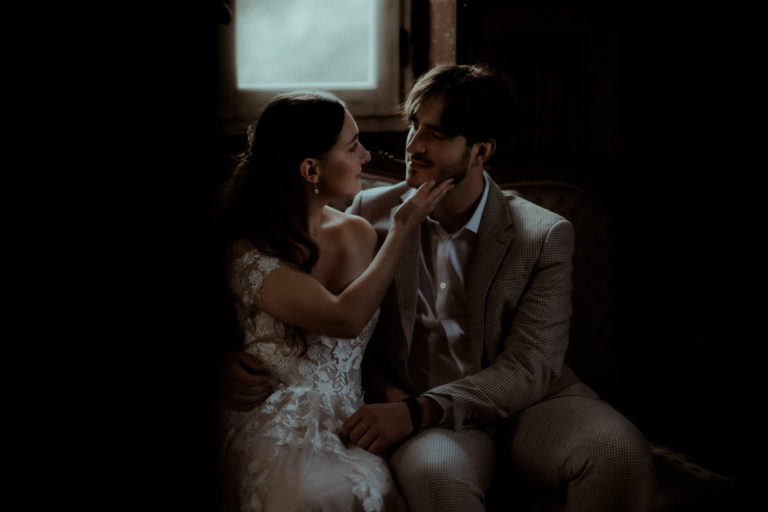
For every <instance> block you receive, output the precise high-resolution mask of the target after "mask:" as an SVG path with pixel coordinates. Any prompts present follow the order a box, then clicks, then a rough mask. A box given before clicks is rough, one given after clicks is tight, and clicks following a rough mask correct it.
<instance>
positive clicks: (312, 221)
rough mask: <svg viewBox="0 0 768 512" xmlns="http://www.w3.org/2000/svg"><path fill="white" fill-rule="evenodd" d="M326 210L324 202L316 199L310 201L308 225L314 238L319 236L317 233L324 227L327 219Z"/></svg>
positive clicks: (310, 234)
mask: <svg viewBox="0 0 768 512" xmlns="http://www.w3.org/2000/svg"><path fill="white" fill-rule="evenodd" d="M324 210H325V205H324V204H322V203H320V202H316V201H311V200H310V201H309V205H308V207H307V227H308V228H309V236H311V237H312V238H313V239H316V238H317V235H318V234H319V233H320V230H321V229H322V226H323V222H324V219H325V212H324Z"/></svg>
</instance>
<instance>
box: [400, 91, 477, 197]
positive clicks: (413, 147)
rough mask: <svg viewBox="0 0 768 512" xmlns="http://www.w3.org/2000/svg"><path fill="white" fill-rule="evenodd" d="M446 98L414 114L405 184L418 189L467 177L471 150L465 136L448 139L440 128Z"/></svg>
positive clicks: (432, 101)
mask: <svg viewBox="0 0 768 512" xmlns="http://www.w3.org/2000/svg"><path fill="white" fill-rule="evenodd" d="M442 114H443V98H442V97H441V96H433V97H431V98H427V99H426V100H425V101H424V102H423V103H422V104H421V105H419V108H418V109H417V110H416V111H415V112H414V113H413V115H412V116H411V119H410V123H411V125H410V130H409V132H408V139H407V141H406V145H405V169H406V172H405V174H406V176H405V178H406V180H407V181H408V184H409V185H410V186H412V187H418V186H420V185H421V184H422V183H425V182H427V181H429V180H435V182H437V183H439V182H441V181H443V180H445V179H448V178H454V180H455V182H456V183H458V182H459V181H461V180H462V179H464V176H465V175H466V173H467V169H468V168H469V161H470V146H469V145H468V144H467V139H466V138H465V137H464V136H462V135H456V136H448V135H447V134H446V133H445V131H444V129H443V127H442V126H441V119H442Z"/></svg>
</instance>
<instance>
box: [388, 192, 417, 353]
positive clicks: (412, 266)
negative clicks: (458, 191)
mask: <svg viewBox="0 0 768 512" xmlns="http://www.w3.org/2000/svg"><path fill="white" fill-rule="evenodd" d="M415 193H416V191H415V190H414V189H410V190H408V191H407V192H406V193H405V194H403V196H402V197H401V200H402V201H405V200H407V199H408V197H410V196H411V195H413V194H415ZM401 204H402V202H401ZM396 209H397V208H393V209H392V216H393V217H394V213H395V211H396ZM390 225H391V222H390ZM420 248H421V226H420V225H419V226H417V227H416V229H415V230H414V232H413V233H412V234H411V237H410V239H409V240H408V243H407V244H406V246H405V249H403V253H402V254H401V256H400V260H399V261H398V262H397V269H396V270H395V279H394V282H395V290H396V291H397V303H398V305H399V308H400V321H401V322H402V325H403V333H404V334H405V341H406V344H407V347H408V352H409V353H410V350H411V340H412V339H413V328H414V324H415V322H416V300H417V298H418V286H419V252H420Z"/></svg>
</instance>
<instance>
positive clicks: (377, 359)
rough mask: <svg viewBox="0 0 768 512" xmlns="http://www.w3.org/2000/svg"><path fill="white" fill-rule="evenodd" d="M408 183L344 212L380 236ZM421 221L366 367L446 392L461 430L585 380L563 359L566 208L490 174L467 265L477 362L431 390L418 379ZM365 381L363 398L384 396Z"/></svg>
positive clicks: (568, 248)
mask: <svg viewBox="0 0 768 512" xmlns="http://www.w3.org/2000/svg"><path fill="white" fill-rule="evenodd" d="M412 190H413V189H411V188H410V187H409V186H408V184H407V183H405V182H402V183H399V184H396V185H392V186H386V187H376V188H372V189H368V190H365V191H363V192H361V193H360V194H358V196H357V197H356V198H355V200H354V202H353V203H352V205H351V206H350V207H349V208H348V210H347V212H348V213H352V214H355V215H359V216H361V217H363V218H365V219H367V220H368V221H369V222H370V223H371V224H372V225H373V226H374V228H375V229H376V231H377V233H378V235H379V239H380V241H381V240H383V239H384V237H386V234H387V232H388V229H389V227H390V226H391V223H392V218H393V215H394V212H395V210H396V209H397V207H398V206H399V205H400V204H401V203H402V202H403V197H407V194H409V193H412ZM420 244H421V227H419V228H417V229H416V230H415V232H414V234H413V236H412V238H411V240H410V242H409V243H408V244H407V246H406V248H405V250H404V252H403V254H402V255H401V257H400V260H399V262H398V266H397V270H396V273H395V278H394V280H393V283H392V285H391V286H390V288H389V291H388V292H387V295H386V297H385V299H384V301H383V302H382V305H381V314H380V316H379V321H378V324H377V327H376V332H375V334H374V336H373V338H372V339H371V342H370V344H369V346H368V348H367V350H366V354H365V362H364V379H365V376H366V375H367V374H368V373H370V374H372V372H365V368H366V367H370V365H377V366H379V368H380V369H383V370H384V371H385V372H386V373H387V374H388V375H389V376H390V377H391V378H392V379H393V380H394V381H395V382H396V383H397V384H398V385H399V386H401V387H402V388H404V389H405V390H407V391H408V392H409V393H413V394H416V395H418V394H421V393H423V392H426V391H429V394H433V395H439V396H441V397H443V398H445V399H447V401H448V402H449V404H450V405H449V406H448V407H447V410H446V413H447V415H446V416H444V418H446V421H447V422H448V425H447V426H449V427H452V428H454V429H456V430H460V429H465V428H473V427H481V426H485V425H488V424H489V423H491V422H493V421H494V420H497V419H501V418H506V417H509V416H511V415H513V414H515V413H516V412H518V411H520V410H521V409H524V408H525V407H528V406H529V405H532V404H534V403H537V402H539V401H541V400H542V399H544V398H546V397H547V396H548V395H550V394H553V393H556V392H557V391H559V390H561V389H563V388H564V387H566V386H568V385H570V384H572V383H574V382H578V379H577V378H576V376H575V375H574V374H573V372H572V371H571V370H570V368H568V367H567V366H566V365H565V363H564V357H565V352H566V349H567V347H568V331H569V327H570V317H571V287H572V284H571V272H572V256H573V245H574V233H573V227H572V225H571V223H570V222H568V221H567V220H566V219H564V218H563V217H561V216H559V215H557V214H555V213H553V212H550V211H549V210H546V209H544V208H541V207H540V206H537V205H535V204H533V203H531V202H529V201H527V200H525V199H522V198H519V197H515V196H512V197H505V196H504V194H503V192H502V191H501V189H500V188H499V186H498V185H497V184H496V183H495V182H493V180H491V182H490V190H489V193H488V201H487V203H486V207H485V210H484V212H483V215H482V219H481V221H480V228H479V230H478V234H477V241H476V245H475V247H473V249H472V254H471V256H470V262H469V265H468V268H467V270H466V271H465V283H466V288H467V289H466V293H467V307H468V311H467V319H466V326H467V329H468V338H469V343H470V344H471V351H470V352H471V358H472V365H473V366H472V371H471V372H469V374H468V375H467V376H465V377H463V378H461V379H459V380H456V381H454V382H450V383H447V384H444V385H440V386H438V387H436V388H433V389H431V390H423V389H414V385H413V383H412V382H411V381H410V378H409V377H408V369H407V365H408V357H409V353H410V348H411V344H412V341H413V340H412V337H413V333H414V323H415V318H416V305H417V294H418V290H417V289H418V283H419V275H418V274H419V248H420ZM365 381H366V391H365V392H366V399H367V400H372V401H378V400H381V399H382V398H381V393H380V392H379V391H377V384H379V383H377V382H375V381H371V379H365Z"/></svg>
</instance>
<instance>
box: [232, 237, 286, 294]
mask: <svg viewBox="0 0 768 512" xmlns="http://www.w3.org/2000/svg"><path fill="white" fill-rule="evenodd" d="M278 268H280V260H279V259H277V258H276V257H274V256H267V255H265V254H262V253H261V252H260V251H258V250H257V249H253V250H250V251H248V252H246V253H244V254H242V255H240V256H239V257H237V258H235V260H234V261H233V262H232V265H231V268H230V272H229V286H230V288H231V289H232V291H233V293H234V294H235V296H239V297H241V298H242V299H243V302H246V303H248V302H251V303H253V299H254V298H258V299H259V301H261V288H262V286H264V279H265V278H266V277H267V276H268V275H269V274H271V273H272V272H273V271H274V270H277V269H278Z"/></svg>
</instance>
